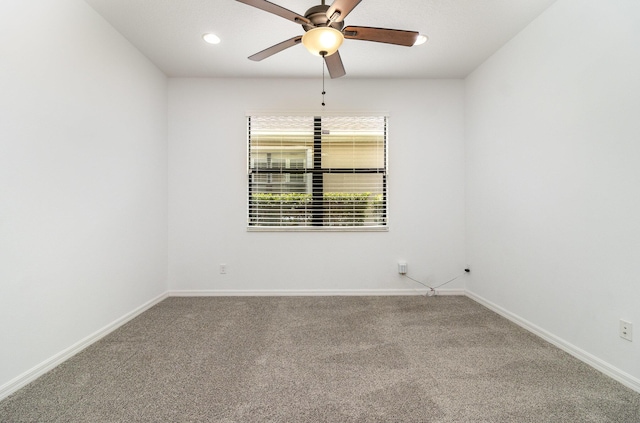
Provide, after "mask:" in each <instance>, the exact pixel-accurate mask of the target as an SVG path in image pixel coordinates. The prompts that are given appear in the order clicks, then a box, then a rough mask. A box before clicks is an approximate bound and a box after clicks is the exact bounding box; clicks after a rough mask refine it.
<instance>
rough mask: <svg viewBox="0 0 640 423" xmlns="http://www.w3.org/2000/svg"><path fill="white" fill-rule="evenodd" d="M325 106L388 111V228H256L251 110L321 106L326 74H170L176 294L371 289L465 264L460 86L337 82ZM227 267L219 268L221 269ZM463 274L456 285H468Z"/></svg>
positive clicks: (447, 274) (434, 278)
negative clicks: (250, 202)
mask: <svg viewBox="0 0 640 423" xmlns="http://www.w3.org/2000/svg"><path fill="white" fill-rule="evenodd" d="M326 88H327V96H326V103H327V107H326V110H327V111H328V112H336V111H346V112H353V111H383V112H388V113H389V114H390V135H389V138H390V139H389V150H390V153H389V157H390V165H389V166H390V175H389V219H390V230H389V232H387V233H371V232H370V233H353V232H349V233H336V232H331V233H309V232H303V233H290V232H287V233H255V232H251V233H248V232H247V231H246V219H247V216H246V213H247V211H246V207H247V206H246V199H247V194H246V190H247V188H246V181H247V176H246V154H247V152H246V150H247V137H246V118H245V115H246V113H247V112H248V111H276V112H278V111H283V112H284V111H294V112H298V111H309V112H311V113H314V112H315V113H318V112H320V111H321V109H322V107H321V105H320V103H321V95H320V93H321V91H322V81H321V80H319V79H317V80H316V79H313V80H311V79H310V80H254V79H218V80H214V79H171V80H170V82H169V105H170V107H169V156H170V157H171V160H170V163H169V248H170V250H169V286H170V289H172V290H214V291H228V290H231V291H249V292H255V291H259V290H269V291H343V292H345V291H348V290H354V291H359V292H363V291H372V290H403V289H412V288H413V287H418V288H421V287H420V286H419V285H416V284H415V283H413V282H411V283H410V281H409V280H407V279H405V278H400V277H399V276H398V274H397V265H396V264H397V261H398V259H404V260H406V261H407V262H408V264H409V273H410V274H411V275H412V276H413V277H414V278H416V279H419V280H422V281H424V282H427V283H431V284H437V283H441V282H444V281H446V280H448V279H450V278H452V277H454V276H456V275H457V274H460V273H461V272H462V269H463V268H464V261H463V260H464V193H463V189H464V174H463V168H464V165H463V160H464V151H463V135H464V132H463V103H464V100H463V93H464V90H463V82H462V81H460V80H455V81H454V80H446V81H424V80H410V81H392V80H350V79H347V78H345V79H342V80H329V81H327V87H326ZM221 263H225V264H227V268H228V273H227V274H226V275H220V274H219V271H218V266H219V264H221ZM462 286H463V282H462V279H461V280H460V281H455V282H454V283H452V284H450V285H448V286H447V287H448V288H460V287H462Z"/></svg>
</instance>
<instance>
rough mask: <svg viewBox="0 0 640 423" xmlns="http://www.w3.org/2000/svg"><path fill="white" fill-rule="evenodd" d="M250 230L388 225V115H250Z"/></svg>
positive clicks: (375, 227) (358, 227)
mask: <svg viewBox="0 0 640 423" xmlns="http://www.w3.org/2000/svg"><path fill="white" fill-rule="evenodd" d="M248 138H249V142H248V145H249V148H248V154H249V156H248V223H247V225H248V228H249V230H286V229H289V230H386V229H387V118H386V117H384V116H323V117H319V116H315V117H314V116H250V117H248Z"/></svg>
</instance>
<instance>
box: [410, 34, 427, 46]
mask: <svg viewBox="0 0 640 423" xmlns="http://www.w3.org/2000/svg"><path fill="white" fill-rule="evenodd" d="M428 39H429V37H427V36H426V35H422V34H420V35H418V38H416V42H415V43H413V45H414V46H419V45H422V44H424V43H426V42H427V40H428Z"/></svg>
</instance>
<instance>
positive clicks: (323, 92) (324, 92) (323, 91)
mask: <svg viewBox="0 0 640 423" xmlns="http://www.w3.org/2000/svg"><path fill="white" fill-rule="evenodd" d="M322 53H323V52H321V53H320V54H322ZM325 55H326V53H325V54H322V107H324V95H325V94H326V93H327V92H326V91H325V90H324V65H325V63H324V56H325Z"/></svg>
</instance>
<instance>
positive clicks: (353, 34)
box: [342, 26, 420, 47]
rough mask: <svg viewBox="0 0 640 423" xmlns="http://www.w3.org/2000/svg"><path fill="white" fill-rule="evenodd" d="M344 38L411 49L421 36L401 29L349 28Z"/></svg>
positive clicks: (345, 31)
mask: <svg viewBox="0 0 640 423" xmlns="http://www.w3.org/2000/svg"><path fill="white" fill-rule="evenodd" d="M342 32H343V33H344V38H349V39H352V40H364V41H375V42H378V43H388V44H397V45H400V46H407V47H411V46H412V45H413V44H414V43H415V42H416V39H417V38H418V35H420V34H419V33H418V32H416V31H403V30H400V29H387V28H370V27H367V26H348V27H346V28H345V29H344V30H343V31H342Z"/></svg>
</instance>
